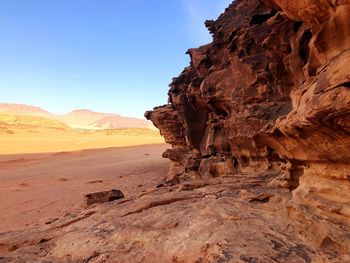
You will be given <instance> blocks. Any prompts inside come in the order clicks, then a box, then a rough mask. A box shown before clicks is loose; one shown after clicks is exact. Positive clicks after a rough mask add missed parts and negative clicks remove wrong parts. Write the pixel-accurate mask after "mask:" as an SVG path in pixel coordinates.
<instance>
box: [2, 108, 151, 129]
mask: <svg viewBox="0 0 350 263" xmlns="http://www.w3.org/2000/svg"><path fill="white" fill-rule="evenodd" d="M1 112H2V113H11V114H18V115H32V116H38V117H45V118H50V119H53V120H59V121H61V122H63V123H64V124H66V125H69V126H70V127H73V128H84V129H115V128H152V124H151V123H150V122H149V121H146V120H144V119H138V118H129V117H123V116H121V115H119V114H115V113H103V112H96V111H92V110H90V109H77V110H73V111H71V112H69V113H67V114H63V115H57V114H53V113H50V112H48V111H46V110H44V109H42V108H40V107H37V106H32V105H26V104H15V103H0V113H1Z"/></svg>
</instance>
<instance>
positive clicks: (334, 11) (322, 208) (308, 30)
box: [145, 0, 350, 253]
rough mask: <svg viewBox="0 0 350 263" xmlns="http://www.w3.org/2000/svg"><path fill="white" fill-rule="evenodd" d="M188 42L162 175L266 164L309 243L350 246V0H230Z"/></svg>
mask: <svg viewBox="0 0 350 263" xmlns="http://www.w3.org/2000/svg"><path fill="white" fill-rule="evenodd" d="M206 26H207V27H208V29H209V31H210V32H211V33H212V35H213V42H212V43H210V44H208V45H205V46H202V47H199V48H196V49H190V50H188V54H189V55H190V57H191V63H190V66H188V67H187V68H185V70H184V71H183V72H182V73H181V74H180V76H179V77H177V78H174V79H173V82H172V83H171V84H170V90H169V93H168V94H169V104H168V105H165V106H162V107H157V108H155V109H154V110H153V111H150V112H147V113H146V114H145V116H146V117H147V118H148V119H150V120H152V121H153V123H154V124H155V125H156V126H157V127H158V128H159V129H160V131H161V133H162V135H163V136H164V137H165V140H166V141H167V142H168V143H169V144H171V145H172V149H169V150H167V151H166V152H165V153H164V154H163V156H164V157H166V158H169V159H170V171H169V175H168V180H169V182H172V181H174V180H175V181H180V182H181V181H187V180H192V179H198V178H200V179H203V178H211V177H223V176H229V175H234V174H239V175H242V176H246V177H249V176H251V175H252V174H259V173H264V172H268V173H273V174H276V176H275V177H274V178H273V179H272V180H270V181H267V182H266V184H269V185H270V186H273V187H284V188H287V189H289V190H290V191H292V195H293V198H292V202H291V204H292V206H291V208H290V209H289V212H290V213H291V214H290V216H291V217H292V216H294V214H295V213H297V214H298V216H296V218H297V219H296V220H299V221H300V222H303V226H302V227H301V228H300V229H299V230H298V231H302V232H304V236H305V238H306V239H307V240H308V241H309V242H310V243H312V244H314V245H315V246H321V245H322V244H324V243H327V245H329V246H331V247H332V249H334V250H335V251H337V252H339V253H345V252H346V251H347V252H348V251H350V234H349V233H350V232H349V230H350V228H349V227H350V225H349V222H350V221H349V219H350V203H349V200H350V194H349V193H350V191H349V190H350V180H349V179H350V117H349V116H350V1H346V0H344V1H331V0H322V1H317V0H307V1H287V0H264V1H259V0H237V1H235V2H234V3H232V4H231V5H230V6H229V7H228V8H227V9H226V11H225V13H223V14H222V15H221V16H220V17H219V18H218V19H217V20H216V21H207V22H206Z"/></svg>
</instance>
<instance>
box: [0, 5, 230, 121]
mask: <svg viewBox="0 0 350 263" xmlns="http://www.w3.org/2000/svg"><path fill="white" fill-rule="evenodd" d="M230 2H231V0H1V1H0V102H10V103H24V104H31V105H36V106H40V107H42V108H44V109H46V110H49V111H51V112H54V113H66V112H68V111H71V110H73V109H78V108H89V109H92V110H95V111H101V112H115V113H119V114H122V115H125V116H134V117H143V113H144V111H145V110H148V109H152V108H153V106H157V105H161V104H165V103H166V102H167V90H168V84H169V83H170V82H171V79H172V77H175V76H177V75H178V74H179V73H180V72H181V71H182V69H183V68H184V67H186V66H187V65H188V63H189V58H188V56H187V55H185V52H186V50H187V49H188V48H191V47H197V46H199V45H202V44H206V43H208V42H210V41H211V36H210V35H209V34H208V33H207V30H206V29H205V27H204V25H203V23H204V21H205V20H206V19H215V18H216V17H217V16H218V15H219V14H220V13H221V11H223V10H224V8H225V7H226V6H228V4H229V3H230Z"/></svg>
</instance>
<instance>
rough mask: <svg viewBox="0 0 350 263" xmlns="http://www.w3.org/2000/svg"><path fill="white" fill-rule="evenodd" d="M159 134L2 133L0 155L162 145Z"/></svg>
mask: <svg viewBox="0 0 350 263" xmlns="http://www.w3.org/2000/svg"><path fill="white" fill-rule="evenodd" d="M163 142H164V139H163V138H162V137H161V136H160V135H159V132H158V131H150V130H147V129H119V130H101V131H85V132H84V131H78V130H73V129H71V130H59V129H56V130H55V129H47V128H44V129H42V128H37V127H35V128H32V129H28V128H24V129H18V128H17V129H16V130H14V133H1V130H0V154H20V153H47V152H60V151H75V150H81V149H98V148H108V147H124V146H135V145H146V144H157V143H163Z"/></svg>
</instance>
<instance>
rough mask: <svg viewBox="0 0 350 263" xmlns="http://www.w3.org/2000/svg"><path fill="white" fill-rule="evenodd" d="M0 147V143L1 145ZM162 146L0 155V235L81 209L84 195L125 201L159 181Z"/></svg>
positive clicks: (163, 167) (164, 166)
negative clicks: (113, 195) (104, 194)
mask: <svg viewBox="0 0 350 263" xmlns="http://www.w3.org/2000/svg"><path fill="white" fill-rule="evenodd" d="M1 143H2V142H1ZM166 148H167V145H166V144H157V145H147V146H136V147H122V148H108V149H95V150H81V151H73V152H61V153H52V154H47V153H46V154H18V155H2V156H0V181H1V184H0V232H7V231H11V230H20V229H22V228H25V227H26V226H35V225H44V224H45V222H46V223H48V222H50V221H55V220H56V219H57V218H60V217H62V216H64V215H67V214H72V215H74V213H78V212H79V211H81V210H83V209H84V205H85V204H84V195H86V194H88V193H91V192H96V191H104V190H110V189H114V188H115V189H120V190H121V191H122V192H123V193H124V195H125V196H126V197H127V196H129V195H130V194H131V193H136V192H139V193H141V192H142V191H145V189H148V188H151V187H154V185H155V184H156V183H157V182H158V181H159V180H161V178H164V177H165V175H166V173H167V161H166V160H165V159H162V157H161V153H162V152H163V151H164V150H165V149H166Z"/></svg>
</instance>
